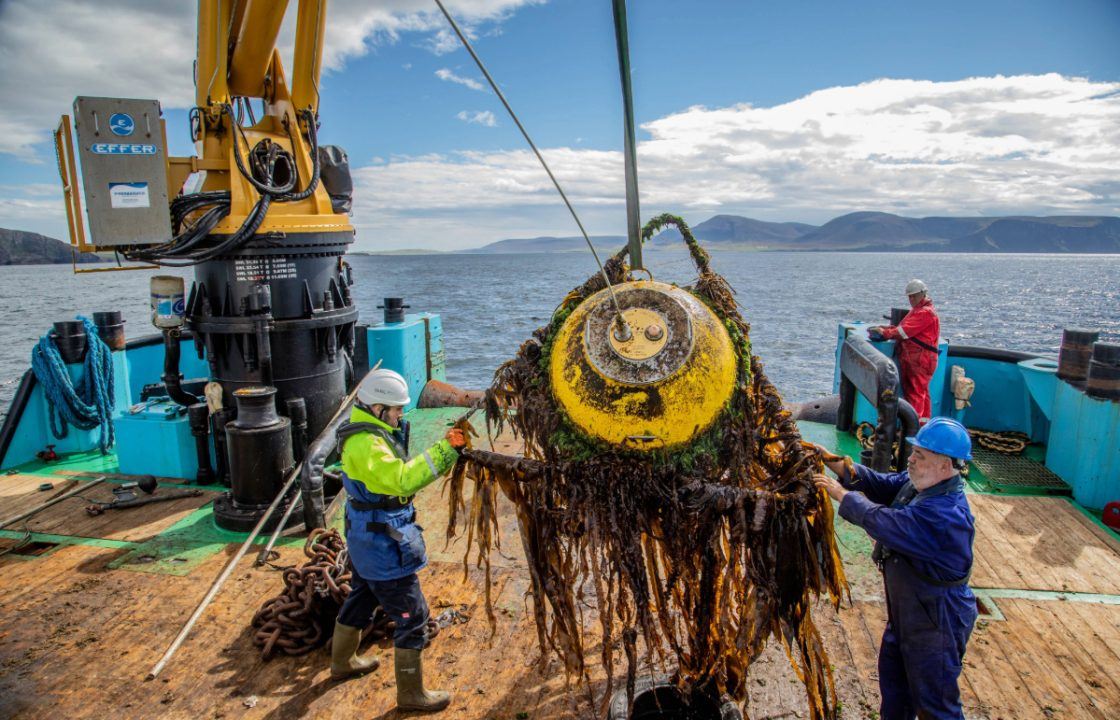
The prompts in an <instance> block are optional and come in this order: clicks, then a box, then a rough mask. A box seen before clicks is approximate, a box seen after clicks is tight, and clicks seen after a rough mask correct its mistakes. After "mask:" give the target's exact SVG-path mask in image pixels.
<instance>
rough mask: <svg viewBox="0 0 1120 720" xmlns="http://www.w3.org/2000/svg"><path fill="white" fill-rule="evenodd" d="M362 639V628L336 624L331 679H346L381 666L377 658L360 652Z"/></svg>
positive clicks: (332, 646)
mask: <svg viewBox="0 0 1120 720" xmlns="http://www.w3.org/2000/svg"><path fill="white" fill-rule="evenodd" d="M361 640H362V629H361V628H356V627H350V626H349V625H343V624H342V623H340V622H336V623H335V624H334V639H333V640H331V679H332V680H345V679H347V678H352V677H355V676H357V675H364V674H365V673H368V672H373V671H374V670H376V669H377V668H378V667H380V666H381V661H380V660H378V659H377V658H365V657H362V656H361V655H359V654H358V643H359V642H361Z"/></svg>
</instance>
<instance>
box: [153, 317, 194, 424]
mask: <svg viewBox="0 0 1120 720" xmlns="http://www.w3.org/2000/svg"><path fill="white" fill-rule="evenodd" d="M179 353H180V349H179V331H178V330H177V329H173V328H172V329H167V330H164V331H163V376H162V377H161V378H160V379H161V380H163V386H164V387H165V388H167V394H168V396H169V397H170V398H171V399H172V400H174V401H175V402H177V403H179V404H180V405H183V406H184V407H188V408H189V407H190V406H191V405H194V404H196V403H199V402H202V401H201V400H199V399H198V398H197V397H195V396H194V395H192V394H190V393H189V392H187V391H186V390H184V389H183V386H182V381H183V375H182V373H180V372H179Z"/></svg>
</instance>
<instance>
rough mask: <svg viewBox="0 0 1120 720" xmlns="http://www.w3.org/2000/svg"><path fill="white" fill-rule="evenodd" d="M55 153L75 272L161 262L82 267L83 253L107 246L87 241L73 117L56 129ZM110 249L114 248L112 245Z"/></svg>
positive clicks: (144, 266) (142, 267)
mask: <svg viewBox="0 0 1120 720" xmlns="http://www.w3.org/2000/svg"><path fill="white" fill-rule="evenodd" d="M54 152H55V157H57V158H58V175H59V177H60V178H61V179H62V202H63V204H64V205H65V206H66V230H67V232H69V234H70V265H71V267H72V268H73V269H74V273H75V274H79V273H98V272H119V271H121V270H151V269H153V268H157V267H159V266H158V265H148V264H141V265H117V266H116V267H101V268H79V267H78V258H79V257H81V254H82V253H87V252H89V253H96V252H104V249H102V248H98V247H97V246H96V245H90V244H89V243H87V242H86V229H85V224H84V222H83V221H82V197H81V192H79V190H78V162H77V159H76V157H75V155H74V136H73V134H72V131H71V127H70V116H69V115H63V116H62V118H61V119H60V120H59V121H58V127H57V128H55V131H54ZM110 249H111V248H110Z"/></svg>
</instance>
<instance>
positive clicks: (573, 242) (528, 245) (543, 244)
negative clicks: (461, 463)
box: [463, 235, 626, 255]
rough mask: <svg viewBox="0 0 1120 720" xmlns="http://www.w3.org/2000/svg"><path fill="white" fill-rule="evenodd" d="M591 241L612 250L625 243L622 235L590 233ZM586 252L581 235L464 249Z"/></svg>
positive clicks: (514, 251)
mask: <svg viewBox="0 0 1120 720" xmlns="http://www.w3.org/2000/svg"><path fill="white" fill-rule="evenodd" d="M591 243H592V244H593V245H594V246H595V249H596V250H605V251H607V252H612V253H613V252H614V251H616V250H618V249H619V248H621V247H622V246H623V245H625V244H626V236H624V235H592V236H591ZM581 251H583V252H586V251H587V241H586V240H584V239H583V237H582V236H576V237H535V238H515V239H512V240H499V241H498V242H492V243H490V244H489V245H483V246H482V247H480V248H474V249H472V250H464V251H463V252H466V253H478V254H486V255H500V254H503V253H554V252H557V253H558V252H581Z"/></svg>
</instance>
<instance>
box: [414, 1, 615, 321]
mask: <svg viewBox="0 0 1120 720" xmlns="http://www.w3.org/2000/svg"><path fill="white" fill-rule="evenodd" d="M435 3H436V5H438V6H439V9H440V12H442V13H443V16H444V17H445V18H447V22H448V23H449V24H450V25H451V29H452V30H454V31H455V34H456V35H457V36H458V37H459V41H460V42H461V43H463V47H464V48H466V50H467V52H468V53H470V56H471V58H472V59H473V60H474V64H475V65H477V66H478V69H479V70H480V71H481V72H482V75H483V77H485V78H486V82H488V83H489V84H490V89H491V90H493V91H494V94H495V95H497V96H498V100H500V101H501V102H502V105H503V106H504V107H505V109H506V112H507V113H509V116H510V118H511V119H512V120H513V122H514V124H515V125H517V129H518V130H520V131H521V135H522V137H524V138H525V142H527V143H529V147H530V148H531V149H532V150H533V154H534V155H536V156H537V160H539V161H540V163H541V167H543V168H544V171H545V172H546V173H547V174H548V179H549V180H551V181H552V184H553V186H554V187H555V188H556V192H558V193H560V198H561V199H562V200H563V201H564V205H566V206H567V208H568V212H570V213H571V214H572V219H573V220H575V221H576V226H577V227H579V232H580V234H581V235H583V240H584V242H586V243H587V249H588V250H590V251H591V255H592V257H594V258H595V264H596V265H598V266H599V274H600V275H602V276H603V282H604V283H606V285H607V292H608V293H609V294H610V296H611V302H612V303H614V311H615V319H616V321H617V323H618V327H619V330H621V331H623V333H629V327H628V326H627V325H626V321H625V319H623V317H622V308H621V307H620V306H619V304H618V298H617V297H615V294H614V287H613V286H612V285H611V280H610V278H609V277H607V271H606V270H605V269H603V263H602V261H600V260H599V253H598V252H596V251H595V246H594V245H593V244H592V243H591V238H590V237H589V236H588V234H587V230H585V229H584V227H583V222H581V221H580V219H579V215H578V214H577V213H576V209H575V208H574V207H572V203H571V202H570V201H569V200H568V195H567V194H566V193H565V192H564V188H562V187H560V181H559V180H557V179H556V176H555V175H553V174H552V170H551V169H550V168H549V167H548V163H547V162H545V159H544V156H543V155H541V151H540V150H538V149H537V145H536V143H534V142H533V138H531V137H529V131H528V130H526V129H525V126H524V125H522V124H521V120H519V119H518V117H517V113H515V112H514V111H513V108H512V107H511V106H510V104H509V101H507V100H506V96H505V95H503V94H502V91H501V90H500V89H499V88H498V83H496V82H494V78H493V77H491V76H490V71H488V70H487V69H486V66H485V65H484V64H483V63H482V59H481V58H480V57H479V56H478V53H476V52H475V51H474V48H473V47H472V46H471V43H470V41H469V40H467V36H466V35H464V34H463V31H462V30H460V29H459V24H458V23H456V22H455V18H453V17H451V13H449V12H447V8H445V7H444V6H443V2H442V0H435ZM627 337H628V335H627Z"/></svg>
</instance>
